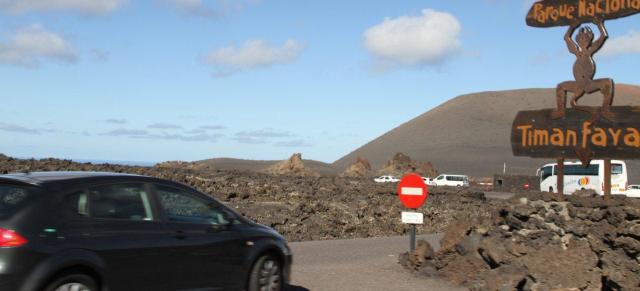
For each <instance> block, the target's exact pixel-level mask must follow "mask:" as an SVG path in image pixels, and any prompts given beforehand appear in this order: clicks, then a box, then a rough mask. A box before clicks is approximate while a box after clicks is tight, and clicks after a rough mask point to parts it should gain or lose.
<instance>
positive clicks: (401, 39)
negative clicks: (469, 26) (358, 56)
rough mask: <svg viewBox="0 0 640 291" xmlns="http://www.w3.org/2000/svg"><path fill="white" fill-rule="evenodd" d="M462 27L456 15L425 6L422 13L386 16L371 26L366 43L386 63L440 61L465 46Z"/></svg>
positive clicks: (435, 62)
mask: <svg viewBox="0 0 640 291" xmlns="http://www.w3.org/2000/svg"><path fill="white" fill-rule="evenodd" d="M460 29H461V25H460V22H459V21H458V19H456V17H455V16H453V15H451V14H449V13H446V12H439V11H435V10H431V9H425V10H422V14H421V15H419V16H400V17H398V18H393V19H392V18H386V19H385V20H384V21H383V22H382V23H380V24H377V25H375V26H373V27H371V28H369V29H367V31H365V33H364V47H365V48H366V49H367V50H368V51H369V52H371V53H372V54H373V55H375V56H376V57H377V58H378V61H379V62H381V63H383V64H385V65H386V66H391V65H404V66H417V67H422V66H429V65H438V64H441V63H442V62H444V61H445V60H447V59H448V58H450V57H451V56H453V55H455V54H456V53H457V52H458V51H459V49H460V48H461V46H462V44H461V42H460V40H459V38H458V35H459V33H460Z"/></svg>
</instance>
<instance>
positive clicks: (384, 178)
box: [373, 176, 400, 183]
mask: <svg viewBox="0 0 640 291" xmlns="http://www.w3.org/2000/svg"><path fill="white" fill-rule="evenodd" d="M373 181H376V183H397V182H400V180H398V179H397V178H396V177H394V176H380V177H378V178H375V179H373Z"/></svg>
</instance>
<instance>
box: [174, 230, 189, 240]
mask: <svg viewBox="0 0 640 291" xmlns="http://www.w3.org/2000/svg"><path fill="white" fill-rule="evenodd" d="M173 237H175V238H177V239H187V234H186V233H185V232H184V231H182V230H177V231H176V232H175V233H174V234H173Z"/></svg>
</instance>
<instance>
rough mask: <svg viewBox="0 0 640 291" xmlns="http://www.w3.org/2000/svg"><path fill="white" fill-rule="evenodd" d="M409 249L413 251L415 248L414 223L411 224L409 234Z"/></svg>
mask: <svg viewBox="0 0 640 291" xmlns="http://www.w3.org/2000/svg"><path fill="white" fill-rule="evenodd" d="M409 239H410V241H409V249H410V250H411V251H412V252H413V251H414V250H415V249H416V225H415V224H411V234H410V235H409Z"/></svg>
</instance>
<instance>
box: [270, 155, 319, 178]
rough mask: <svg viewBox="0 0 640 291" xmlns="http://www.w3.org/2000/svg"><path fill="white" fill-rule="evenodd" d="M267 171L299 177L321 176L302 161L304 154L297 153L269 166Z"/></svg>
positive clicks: (273, 173) (272, 173)
mask: <svg viewBox="0 0 640 291" xmlns="http://www.w3.org/2000/svg"><path fill="white" fill-rule="evenodd" d="M265 173H267V174H271V175H287V176H299V177H319V176H320V175H319V174H318V173H316V172H314V171H312V170H311V169H309V168H307V167H306V166H305V165H304V162H303V161H302V154H301V153H295V154H293V155H292V156H291V157H290V158H289V159H288V160H284V161H281V162H278V163H276V164H275V165H272V166H270V167H268V168H267V169H266V170H265Z"/></svg>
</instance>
